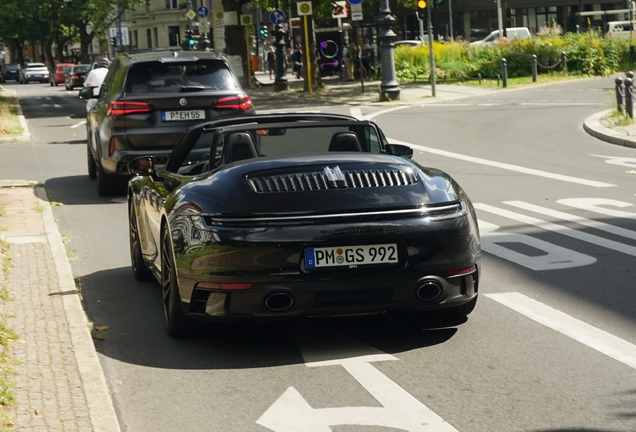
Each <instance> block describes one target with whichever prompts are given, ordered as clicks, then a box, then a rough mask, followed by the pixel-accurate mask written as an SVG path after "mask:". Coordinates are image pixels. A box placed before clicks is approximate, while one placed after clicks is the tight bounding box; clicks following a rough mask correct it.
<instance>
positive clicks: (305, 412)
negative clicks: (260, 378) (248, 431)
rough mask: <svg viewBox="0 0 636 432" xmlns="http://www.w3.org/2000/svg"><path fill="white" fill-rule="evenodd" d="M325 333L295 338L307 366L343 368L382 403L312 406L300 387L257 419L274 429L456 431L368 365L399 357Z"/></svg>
mask: <svg viewBox="0 0 636 432" xmlns="http://www.w3.org/2000/svg"><path fill="white" fill-rule="evenodd" d="M328 336H329V337H328V338H326V337H325V335H319V336H316V337H314V336H313V335H312V337H311V338H305V340H303V339H302V338H299V346H300V348H301V352H302V354H303V358H304V359H305V364H306V366H308V367H326V366H340V367H343V368H344V369H345V370H346V371H347V372H349V373H350V374H351V375H352V376H353V378H355V379H356V381H358V382H359V383H360V385H362V386H363V387H364V388H365V389H366V390H367V391H368V392H369V393H370V394H371V395H373V397H375V398H376V399H377V401H378V402H379V403H380V404H381V405H382V407H337V408H319V409H314V408H312V407H311V406H310V405H309V404H308V403H307V401H306V400H305V399H304V398H303V397H302V395H301V394H300V393H299V392H298V390H296V389H295V388H294V387H288V388H287V390H285V392H284V393H283V394H282V395H281V396H280V397H279V398H278V399H277V400H276V401H275V402H274V403H273V404H272V405H271V406H270V407H269V408H268V409H267V410H266V411H265V412H264V413H263V415H261V416H260V417H259V419H258V420H257V421H256V423H258V424H260V425H261V426H264V427H266V428H269V429H271V430H273V431H276V432H297V431H312V432H330V431H331V428H330V427H331V426H338V425H363V426H384V427H386V428H395V429H400V430H405V431H412V432H438V431H439V432H457V430H456V429H455V428H453V427H452V426H451V425H450V424H448V423H446V422H445V421H444V420H443V419H442V418H441V417H439V416H438V415H437V414H435V413H434V412H432V411H431V410H430V409H428V408H427V407H426V406H425V405H424V404H422V403H421V402H420V401H418V400H417V399H415V398H414V397H413V396H411V395H410V394H409V393H408V392H407V391H405V390H404V389H402V388H401V387H399V386H398V385H397V384H395V383H394V382H393V381H391V380H390V379H389V378H388V377H386V376H385V375H383V374H382V373H381V372H380V371H379V370H377V369H376V368H375V367H373V366H372V365H371V362H374V361H387V360H397V358H395V357H394V356H392V355H390V354H386V353H382V351H379V350H377V349H375V348H373V347H370V346H368V345H365V344H363V343H362V342H359V341H356V340H353V339H347V338H344V336H342V335H333V334H329V335H328ZM336 391H337V390H336Z"/></svg>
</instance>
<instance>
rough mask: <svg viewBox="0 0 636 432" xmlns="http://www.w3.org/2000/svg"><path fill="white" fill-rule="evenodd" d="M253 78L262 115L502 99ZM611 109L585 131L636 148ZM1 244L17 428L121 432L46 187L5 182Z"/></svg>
mask: <svg viewBox="0 0 636 432" xmlns="http://www.w3.org/2000/svg"><path fill="white" fill-rule="evenodd" d="M256 78H257V79H258V81H259V82H260V83H261V86H260V87H257V88H254V89H250V90H249V91H248V92H249V94H250V95H251V96H252V97H253V99H254V102H255V106H256V108H257V110H258V112H267V111H276V110H284V111H289V110H294V109H299V108H304V109H308V108H312V107H321V106H322V107H324V106H335V105H343V104H344V105H387V106H397V105H416V104H417V105H420V104H426V103H436V102H440V101H444V100H456V99H461V98H466V97H470V96H477V95H483V94H492V93H495V92H498V90H485V89H481V88H478V87H473V86H462V85H444V84H438V85H437V86H436V90H437V95H436V97H435V98H433V97H431V86H430V85H428V84H422V83H419V84H403V85H401V100H399V101H392V102H380V101H379V96H378V89H379V86H380V82H379V81H373V82H365V93H362V92H361V84H360V82H359V81H353V82H350V81H347V80H346V79H343V78H339V77H328V78H325V80H324V83H325V88H324V89H321V90H320V91H319V92H316V93H314V94H312V95H309V94H307V93H305V92H303V85H304V83H303V80H298V79H296V78H295V77H294V76H293V75H292V74H288V76H287V78H288V81H289V84H290V90H289V91H285V92H273V90H272V87H271V84H272V83H273V80H272V79H269V76H268V75H267V74H265V73H260V72H257V73H256ZM607 112H608V111H603V112H600V113H597V114H595V115H593V116H591V117H589V118H588V119H586V120H585V122H584V124H583V127H584V128H585V130H586V131H588V133H590V134H591V135H593V136H596V137H598V138H599V139H601V140H604V141H608V142H612V143H615V144H620V145H625V146H630V147H636V126H629V127H624V128H610V127H609V123H608V122H607V121H604V120H603V117H604V116H605V115H607ZM25 125H26V123H25ZM25 133H28V130H25ZM0 239H1V240H3V241H6V242H8V243H9V244H10V246H9V249H8V252H7V253H8V258H9V259H10V262H11V267H10V268H9V271H8V274H7V275H6V278H5V274H4V273H3V272H2V271H0V286H2V285H4V286H6V287H7V289H8V290H9V292H10V293H11V296H12V301H9V302H6V304H5V305H4V306H5V311H4V313H5V314H6V315H7V316H8V317H9V318H8V324H9V327H10V328H12V329H13V330H14V331H15V332H16V333H17V335H18V336H19V340H17V341H15V342H13V343H12V344H11V349H12V350H13V357H14V358H16V359H17V360H19V361H20V362H21V363H20V364H18V365H16V366H15V367H14V369H15V371H16V375H15V376H14V379H15V381H16V387H15V400H16V405H17V406H16V408H15V410H14V412H13V413H12V414H13V418H14V420H15V423H16V425H15V427H14V429H15V430H16V431H25V432H26V431H29V432H31V431H36V432H39V431H42V432H45V431H46V432H51V431H79V432H85V431H94V432H119V431H120V427H119V424H118V420H117V417H116V415H115V411H114V408H113V403H112V399H111V397H110V395H109V393H108V386H107V383H106V379H105V376H104V373H103V370H102V368H101V365H100V363H99V358H98V356H97V353H96V350H95V346H94V344H93V341H92V339H91V336H90V331H89V327H88V321H87V318H86V314H85V313H84V310H83V308H82V305H81V301H80V296H79V293H78V292H77V290H76V287H75V282H74V279H73V275H72V273H71V269H70V265H69V263H68V259H67V256H66V250H65V247H64V245H63V242H62V238H61V236H60V233H59V231H58V229H57V225H56V223H55V220H54V218H53V213H52V211H51V207H50V204H49V201H48V199H47V197H46V192H45V190H44V188H43V187H42V185H36V184H35V183H34V182H28V181H13V182H7V181H0ZM3 258H4V257H2V256H0V261H2V260H3ZM7 312H8V313H7Z"/></svg>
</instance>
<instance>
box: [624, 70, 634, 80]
mask: <svg viewBox="0 0 636 432" xmlns="http://www.w3.org/2000/svg"><path fill="white" fill-rule="evenodd" d="M625 76H626V77H627V78H629V79H632V80H633V79H634V72H632V71H627V72H625Z"/></svg>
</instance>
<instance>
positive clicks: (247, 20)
mask: <svg viewBox="0 0 636 432" xmlns="http://www.w3.org/2000/svg"><path fill="white" fill-rule="evenodd" d="M241 25H242V26H250V25H252V15H241Z"/></svg>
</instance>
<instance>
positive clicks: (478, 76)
mask: <svg viewBox="0 0 636 432" xmlns="http://www.w3.org/2000/svg"><path fill="white" fill-rule="evenodd" d="M477 79H478V80H479V85H481V74H480V73H479V74H477Z"/></svg>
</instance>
